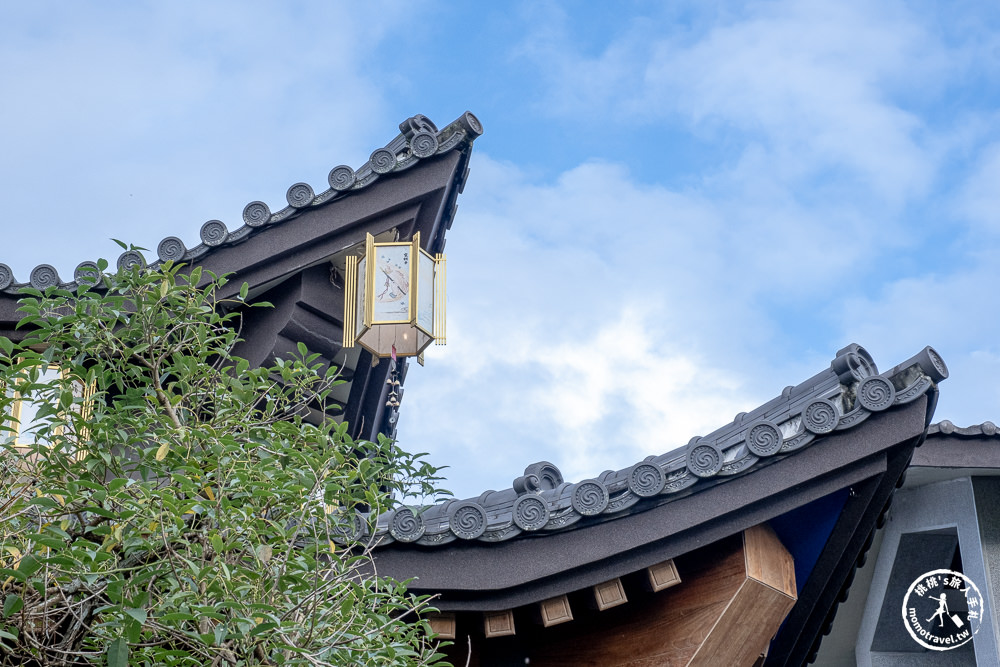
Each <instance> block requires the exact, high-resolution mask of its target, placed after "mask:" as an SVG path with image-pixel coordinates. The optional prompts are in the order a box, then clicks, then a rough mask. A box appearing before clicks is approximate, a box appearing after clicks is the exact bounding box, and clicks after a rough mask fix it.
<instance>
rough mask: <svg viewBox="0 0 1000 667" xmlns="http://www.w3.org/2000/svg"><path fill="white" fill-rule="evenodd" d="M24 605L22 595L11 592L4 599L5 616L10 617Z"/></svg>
mask: <svg viewBox="0 0 1000 667" xmlns="http://www.w3.org/2000/svg"><path fill="white" fill-rule="evenodd" d="M22 607H24V600H22V599H21V596H20V595H17V594H16V593H11V594H9V595H8V596H7V598H6V599H5V600H4V601H3V617H4V618H10V617H11V616H13V615H14V614H16V613H17V612H19V611H21V608H22Z"/></svg>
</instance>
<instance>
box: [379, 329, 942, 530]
mask: <svg viewBox="0 0 1000 667" xmlns="http://www.w3.org/2000/svg"><path fill="white" fill-rule="evenodd" d="M947 377H948V368H947V366H946V365H945V363H944V361H943V360H942V359H941V357H940V355H938V353H937V352H936V351H935V350H934V349H933V348H931V347H929V346H928V347H925V348H924V349H923V350H921V351H920V352H919V353H918V354H916V355H914V356H913V357H911V358H910V359H908V360H906V361H905V362H903V363H902V364H899V365H898V366H896V367H894V368H892V369H891V370H889V371H886V372H884V373H879V372H878V369H877V367H876V365H875V362H874V361H873V360H872V357H871V355H870V354H869V353H868V352H867V351H866V350H865V349H864V348H863V347H861V346H860V345H857V344H851V345H848V346H847V347H845V348H843V349H842V350H840V351H838V353H837V356H836V357H835V358H834V359H833V361H832V362H831V363H830V367H829V368H828V369H826V370H824V371H822V372H820V373H818V374H816V375H815V376H813V377H812V378H809V379H808V380H806V381H805V382H802V383H801V384H799V385H797V386H795V387H792V386H789V387H786V388H785V390H784V391H783V392H782V393H781V396H778V397H776V398H774V399H772V400H771V401H769V402H767V403H765V404H764V405H761V406H760V407H758V408H756V409H755V410H753V411H751V412H750V413H740V414H738V415H737V416H736V417H735V419H734V420H733V421H732V422H730V423H729V424H727V425H726V426H723V427H722V428H719V429H717V430H715V431H713V432H712V433H710V434H709V435H707V436H703V437H695V438H692V439H691V441H690V442H689V443H688V444H687V446H686V447H684V448H683V449H679V450H678V449H674V450H671V451H669V452H667V453H665V454H662V455H660V456H648V457H646V458H645V459H644V460H642V461H639V462H638V463H636V464H634V465H632V466H629V467H627V468H623V469H621V470H617V471H613V470H608V471H605V472H603V473H601V474H600V475H599V476H597V477H596V478H592V479H586V480H582V481H579V482H576V483H569V482H566V481H564V480H563V476H562V473H560V471H559V469H558V468H557V467H556V466H554V465H553V464H551V463H548V462H546V461H541V462H538V463H534V464H532V465H529V466H528V467H527V468H526V469H525V471H524V475H522V476H521V477H518V478H517V479H515V480H514V482H513V484H512V487H511V488H510V489H506V490H503V491H486V492H484V493H482V494H481V495H479V496H478V497H476V498H468V499H465V500H458V499H449V500H446V501H444V502H441V503H438V504H435V505H431V506H429V507H425V508H412V507H400V508H397V509H395V510H393V511H390V512H386V513H384V514H382V515H381V516H379V517H378V522H377V525H376V530H375V538H376V543H377V544H378V545H379V546H385V545H388V544H391V543H393V542H400V543H412V544H418V545H423V546H427V547H433V546H440V545H444V544H448V543H450V542H454V541H455V540H461V541H473V540H475V541H479V542H501V541H506V540H509V539H512V538H517V537H523V536H539V535H544V534H546V533H551V532H555V531H560V530H564V529H566V528H568V527H570V526H573V525H574V524H576V525H587V524H592V523H595V522H600V521H605V520H609V519H613V518H617V517H619V516H623V515H625V514H629V513H633V512H637V511H643V510H646V509H650V508H652V507H655V506H657V505H660V504H663V503H666V502H670V501H672V500H674V499H676V498H679V497H682V496H686V495H689V494H691V493H695V492H698V491H700V490H701V489H705V488H709V487H711V486H714V485H716V484H720V483H724V482H725V481H726V480H727V479H728V478H730V477H733V476H736V475H741V474H744V473H746V472H748V471H751V470H752V469H753V468H754V467H755V466H758V465H766V464H767V463H768V462H771V461H774V460H777V459H781V458H784V457H785V456H789V455H792V454H794V453H795V452H797V451H798V450H801V449H803V448H805V447H807V446H809V445H810V444H812V443H814V442H815V441H817V440H818V439H821V438H823V437H825V436H826V435H829V434H831V433H834V432H836V431H843V430H847V429H851V428H854V427H855V426H857V425H858V424H860V423H862V422H863V421H865V420H867V419H868V418H869V417H870V416H871V415H873V414H875V413H878V412H882V411H885V410H889V409H892V408H894V407H897V406H901V405H904V404H907V403H910V402H912V401H915V400H916V399H918V398H919V397H920V396H923V395H924V394H925V393H927V392H928V390H930V389H931V388H932V387H934V386H935V385H936V383H938V382H940V381H941V380H944V379H945V378H947Z"/></svg>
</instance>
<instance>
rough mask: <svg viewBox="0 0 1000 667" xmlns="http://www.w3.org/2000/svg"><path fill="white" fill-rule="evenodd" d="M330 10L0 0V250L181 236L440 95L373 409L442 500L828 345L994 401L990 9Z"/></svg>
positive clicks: (967, 411) (349, 157)
mask: <svg viewBox="0 0 1000 667" xmlns="http://www.w3.org/2000/svg"><path fill="white" fill-rule="evenodd" d="M359 5H360V3H332V2H289V3H280V4H279V3H263V2H238V3H237V2H214V3H200V2H171V3H152V2H135V1H129V2H100V3H98V2H73V3H70V2H61V3H54V2H32V3H23V2H11V1H9V0H0V89H2V90H3V97H4V103H3V104H2V105H0V127H2V128H3V130H2V132H0V198H2V201H3V211H4V214H3V215H4V221H3V222H2V223H0V224H2V227H0V228H2V236H0V262H3V263H6V264H8V265H9V266H11V267H12V268H13V269H14V271H15V275H16V276H17V277H18V278H19V279H21V280H25V279H26V278H27V275H28V274H29V273H30V270H31V268H32V267H34V266H35V265H37V264H40V263H51V264H53V265H55V266H56V268H57V269H58V270H59V272H60V274H61V275H62V276H64V277H68V276H71V275H72V271H73V267H75V266H76V265H77V264H78V263H79V262H81V261H84V260H88V259H93V258H96V257H100V256H104V257H110V258H113V257H115V256H116V255H117V246H115V245H114V244H113V243H112V242H111V241H110V240H109V239H111V238H120V239H123V240H125V241H129V242H132V243H135V244H137V245H141V246H145V247H148V248H155V246H156V244H157V242H158V241H159V240H160V239H161V238H163V237H164V236H167V235H177V236H180V237H181V238H183V239H185V240H186V241H188V245H193V244H194V240H195V239H196V238H197V235H198V230H199V228H200V226H201V224H202V223H203V222H204V221H206V220H209V219H212V218H218V219H221V220H223V221H224V222H226V223H227V224H229V226H230V228H233V227H234V226H236V225H237V224H238V222H239V221H240V216H241V211H242V209H243V206H244V205H245V204H246V203H247V202H249V201H251V200H255V199H261V200H263V201H265V202H268V203H269V204H270V205H271V207H272V209H274V208H276V207H280V206H281V205H283V202H284V193H285V190H286V189H287V187H288V186H289V185H291V184H292V183H294V182H297V181H305V182H308V183H310V184H312V185H313V186H314V188H316V189H317V190H319V189H323V188H324V187H325V182H326V174H327V172H328V171H329V170H330V168H331V167H333V166H335V165H337V164H341V163H346V164H351V165H353V166H355V167H357V166H360V165H361V164H362V163H363V162H364V161H365V160H366V159H367V156H368V154H369V153H370V152H371V151H372V150H373V149H374V148H376V147H379V146H382V145H384V144H385V143H386V142H387V141H388V140H389V139H391V138H392V137H393V136H394V134H395V128H396V125H397V124H398V123H399V122H400V121H401V120H403V119H405V118H406V117H408V116H410V115H413V114H415V113H423V114H425V115H427V116H429V117H430V118H431V119H432V120H434V121H435V122H437V123H438V124H444V123H447V122H449V121H451V120H452V119H454V118H456V117H457V116H458V115H460V114H461V113H462V112H463V111H465V110H466V109H468V110H471V111H472V112H473V113H475V114H476V115H477V116H478V117H479V118H480V119H481V120H482V122H483V124H484V126H485V129H486V133H485V135H484V136H483V137H481V138H480V139H479V140H478V141H477V143H476V149H475V152H474V158H473V165H472V174H471V176H470V180H469V184H468V186H467V188H466V191H465V194H464V195H463V196H462V198H461V199H460V201H459V204H460V205H459V213H458V218H457V220H456V223H455V226H454V228H453V229H452V231H451V232H450V235H449V240H448V248H447V252H448V261H449V270H448V277H449V305H448V315H449V324H448V326H449V336H448V339H449V344H448V345H447V346H446V347H434V348H431V349H430V351H429V353H428V355H427V356H428V359H427V365H426V366H425V367H424V368H420V367H414V368H413V369H412V372H411V373H410V375H409V377H408V380H407V387H406V395H405V398H404V401H403V406H402V413H401V421H400V435H401V441H402V444H403V446H405V447H406V448H408V449H411V450H418V451H427V452H429V453H430V457H431V460H432V461H433V462H434V463H437V464H439V465H449V466H450V471H449V472H448V476H449V478H450V479H449V483H448V486H449V487H450V488H451V489H452V490H453V491H455V493H456V494H457V495H459V496H473V495H478V494H479V493H480V492H481V491H483V490H485V489H487V488H504V487H506V486H508V485H509V483H510V481H511V480H512V479H513V478H514V477H516V476H517V475H519V474H521V471H522V470H523V468H524V466H525V465H527V464H528V463H531V462H533V461H536V460H540V459H547V460H549V461H551V462H553V463H555V464H556V465H558V466H559V467H560V468H561V469H562V470H563V472H564V474H565V475H566V477H567V478H568V479H582V478H585V477H591V476H596V475H597V474H598V473H600V472H601V471H602V470H604V469H606V468H620V467H624V466H627V465H630V464H632V463H634V462H636V461H638V460H640V459H642V458H644V457H645V456H647V455H650V454H659V453H663V452H665V451H668V450H670V449H673V448H675V447H679V446H682V445H684V444H685V443H686V442H687V441H688V440H689V439H690V438H691V437H692V436H695V435H700V434H704V433H706V432H708V431H711V430H713V429H714V428H716V427H718V426H720V425H722V424H724V423H726V422H728V421H729V420H730V419H732V417H733V415H735V414H736V413H737V412H739V411H743V410H749V409H752V408H753V407H755V406H757V405H759V404H760V403H762V402H764V401H766V400H768V399H770V398H772V397H773V396H775V395H777V394H778V393H779V392H780V391H781V389H782V388H783V387H784V386H785V385H788V384H796V383H798V382H800V381H801V380H803V379H805V378H806V377H808V376H810V375H812V374H813V373H815V372H817V371H819V370H821V369H823V368H825V367H826V366H827V365H828V364H829V361H830V359H832V358H833V356H834V354H835V353H836V351H837V350H838V349H839V348H840V347H842V346H844V345H846V344H847V343H850V342H857V343H860V344H862V345H864V346H865V347H867V348H868V349H869V351H870V352H871V353H872V354H873V355H874V357H875V359H876V361H877V362H878V363H879V364H880V366H881V367H882V368H883V369H887V368H889V367H891V366H892V365H894V364H896V363H898V362H900V361H902V360H904V359H906V358H908V357H909V356H911V355H912V354H914V353H916V352H917V351H919V350H920V349H921V348H922V347H923V346H924V345H927V344H930V345H933V346H935V348H937V349H938V350H939V351H940V353H941V354H942V356H943V357H944V359H945V361H946V362H947V363H948V365H949V367H950V369H951V372H952V376H951V378H950V379H949V380H947V381H946V382H945V383H943V384H942V394H941V401H940V403H939V406H938V411H937V418H938V419H944V418H948V419H951V420H952V421H954V422H955V423H957V424H960V425H965V424H973V423H980V422H982V421H985V420H988V419H991V420H994V421H995V420H997V419H998V418H1000V383H998V382H997V378H998V377H1000V310H998V301H1000V300H998V297H997V294H996V293H997V287H998V285H1000V264H998V262H997V260H996V257H997V253H998V251H1000V129H998V128H1000V123H998V120H1000V8H998V6H997V5H996V4H995V3H989V2H982V3H976V2H908V3H901V2H884V3H870V2H850V1H844V0H841V1H836V2H751V3H741V4H736V3H726V2H690V3H661V2H621V3H597V2H591V3H583V2H573V3H570V2H566V3H558V2H551V3H543V2H523V3H506V4H502V3H490V4H488V3H443V2H432V1H428V2H422V3H418V4H414V3H404V2H385V3H378V2H375V3H368V4H366V6H365V8H361V7H360V6H359ZM153 254H154V253H150V255H151V256H152V255H153Z"/></svg>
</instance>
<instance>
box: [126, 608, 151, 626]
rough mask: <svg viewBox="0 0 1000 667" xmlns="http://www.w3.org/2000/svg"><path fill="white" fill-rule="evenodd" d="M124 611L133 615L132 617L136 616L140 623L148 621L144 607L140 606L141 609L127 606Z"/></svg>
mask: <svg viewBox="0 0 1000 667" xmlns="http://www.w3.org/2000/svg"><path fill="white" fill-rule="evenodd" d="M122 611H124V612H125V613H126V614H128V615H129V616H131V617H132V618H134V619H135V620H136V622H137V623H139V624H140V625H142V624H143V623H145V622H146V610H145V609H142V608H139V609H130V608H126V609H123V610H122Z"/></svg>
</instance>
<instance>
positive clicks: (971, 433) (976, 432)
mask: <svg viewBox="0 0 1000 667" xmlns="http://www.w3.org/2000/svg"><path fill="white" fill-rule="evenodd" d="M927 435H955V436H959V437H964V438H981V437H983V436H986V437H988V438H995V437H1000V429H998V428H997V425H996V424H994V423H993V422H991V421H985V422H983V423H982V424H972V425H971V426H955V425H954V424H953V423H951V422H950V421H948V420H947V419H942V420H941V421H939V422H938V423H936V424H931V425H930V427H929V428H928V429H927Z"/></svg>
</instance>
